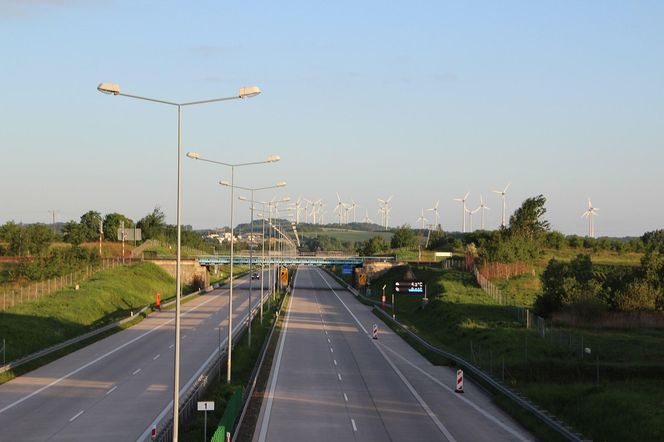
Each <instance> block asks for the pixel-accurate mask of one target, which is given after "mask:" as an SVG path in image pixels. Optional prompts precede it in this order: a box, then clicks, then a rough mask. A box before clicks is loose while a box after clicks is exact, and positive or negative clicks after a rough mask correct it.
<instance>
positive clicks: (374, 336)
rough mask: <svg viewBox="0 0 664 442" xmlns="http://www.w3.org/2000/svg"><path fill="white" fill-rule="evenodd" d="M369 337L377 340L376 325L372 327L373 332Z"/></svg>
mask: <svg viewBox="0 0 664 442" xmlns="http://www.w3.org/2000/svg"><path fill="white" fill-rule="evenodd" d="M371 337H372V338H374V339H378V326H377V325H376V324H374V325H373V332H372V334H371Z"/></svg>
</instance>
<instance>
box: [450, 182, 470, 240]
mask: <svg viewBox="0 0 664 442" xmlns="http://www.w3.org/2000/svg"><path fill="white" fill-rule="evenodd" d="M468 195H470V192H466V195H464V197H463V198H454V201H459V202H460V203H461V204H462V208H461V219H462V223H461V233H465V232H466V210H468V209H467V208H466V200H467V199H468Z"/></svg>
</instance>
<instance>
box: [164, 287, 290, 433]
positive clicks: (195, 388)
mask: <svg viewBox="0 0 664 442" xmlns="http://www.w3.org/2000/svg"><path fill="white" fill-rule="evenodd" d="M270 295H271V293H269V294H268V295H266V296H265V297H264V299H263V304H265V303H266V302H269V299H270ZM282 302H283V301H282ZM259 310H260V304H259V305H257V306H255V307H254V308H253V310H252V313H251V315H252V317H256V313H257V312H258V311H259ZM248 317H249V314H248V313H247V314H246V315H245V316H243V317H242V318H241V320H240V321H239V324H238V328H239V330H238V328H234V333H233V346H234V347H235V346H236V345H237V344H238V342H239V341H240V340H241V339H242V338H243V337H244V330H245V329H246V328H247V323H248V322H247V319H248ZM222 345H223V344H222ZM227 349H228V347H227V346H225V345H224V349H222V350H221V351H219V352H218V354H217V357H216V358H214V359H213V360H211V361H210V362H209V363H208V364H207V366H204V367H202V369H201V370H200V371H201V374H200V375H199V377H198V378H197V379H196V381H195V382H194V383H193V384H192V386H191V388H190V389H189V391H188V392H187V393H186V395H183V396H184V400H183V401H182V402H181V405H180V411H179V416H180V422H184V421H186V419H187V418H188V417H189V416H191V415H192V414H194V413H196V412H197V402H198V400H199V398H200V397H201V396H202V395H203V394H204V393H205V391H206V388H207V386H208V380H209V378H210V377H211V376H215V375H214V373H215V372H217V373H219V372H220V371H221V364H225V363H226V355H227V354H228V353H227V351H228V350H227ZM159 427H160V425H159V424H158V425H157V428H159ZM181 428H183V427H181ZM172 438H173V418H172V417H170V418H169V419H168V420H167V421H165V423H163V424H162V425H161V429H159V431H158V433H157V438H156V440H157V441H158V442H166V441H169V440H171V439H172Z"/></svg>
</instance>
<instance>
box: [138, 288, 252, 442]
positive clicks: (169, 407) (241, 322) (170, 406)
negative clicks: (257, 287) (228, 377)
mask: <svg viewBox="0 0 664 442" xmlns="http://www.w3.org/2000/svg"><path fill="white" fill-rule="evenodd" d="M259 299H260V298H259ZM259 299H257V300H256V305H258V302H259ZM201 305H203V304H201ZM196 308H198V307H196ZM248 316H249V314H248V313H247V314H245V315H244V316H243V317H241V318H236V324H235V328H234V329H233V335H235V334H236V333H237V332H238V329H241V328H242V327H243V326H244V323H245V322H246V320H247V317H248ZM215 329H216V327H215ZM227 343H228V337H226V338H225V339H224V340H223V341H221V348H224V347H226V346H227ZM218 355H219V347H216V348H215V349H214V350H212V352H211V353H210V356H209V357H208V358H207V359H206V360H205V362H203V364H202V365H201V366H200V368H199V369H198V370H197V371H196V373H194V375H193V376H192V377H191V378H190V379H189V381H188V382H187V383H186V384H185V386H184V387H182V388H180V396H181V397H182V396H184V394H185V393H186V391H187V390H188V389H189V387H191V385H192V384H193V383H194V382H195V381H196V380H197V379H198V377H199V376H200V375H201V373H203V370H204V369H205V367H207V365H208V364H209V363H210V361H212V359H214V358H215V357H217V356H218ZM172 409H173V400H172V399H171V400H170V402H169V403H168V405H166V407H164V409H163V410H162V411H161V413H159V415H158V416H157V417H156V418H155V419H154V420H153V421H152V423H151V424H150V425H149V426H148V427H147V428H146V429H145V431H144V432H143V434H141V435H140V436H139V437H138V439H136V442H142V441H145V440H147V439H148V437H149V436H150V433H151V431H152V427H155V426H157V425H159V423H160V422H161V421H162V420H163V419H164V416H166V414H167V413H169V412H170V411H171V410H172Z"/></svg>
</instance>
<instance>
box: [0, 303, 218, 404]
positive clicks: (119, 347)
mask: <svg viewBox="0 0 664 442" xmlns="http://www.w3.org/2000/svg"><path fill="white" fill-rule="evenodd" d="M214 299H215V298H210V299H209V300H207V301H205V302H202V303H200V304H198V305H197V306H196V307H194V308H192V309H191V310H189V311H187V312H186V313H184V314H183V315H181V316H185V315H187V314H189V313H191V312H193V311H194V310H196V309H198V308H200V307H203V306H204V305H205V304H207V303H208V302H211V301H213V300H214ZM173 321H175V318H173V319H169V320H168V321H166V322H164V323H163V324H161V325H158V326H156V327H155V328H152V329H150V330H148V331H146V332H145V333H143V334H142V335H139V336H136V337H135V338H134V339H132V340H130V341H127V342H125V343H124V344H122V345H120V346H118V347H115V348H114V349H113V350H110V351H108V352H106V353H104V354H103V355H101V356H99V357H98V358H96V359H93V360H92V361H90V362H88V363H87V364H83V365H81V366H80V367H78V368H77V369H76V370H72V371H70V372H69V373H67V374H66V375H64V376H62V377H60V378H58V379H56V380H54V381H52V382H51V383H49V384H47V385H44V386H43V387H41V388H39V389H37V390H35V391H33V392H32V393H30V394H29V395H27V396H23V397H22V398H21V399H18V400H16V401H14V402H12V403H11V404H9V405H7V406H5V407H4V408H1V409H0V414H2V413H4V412H5V411H7V410H9V409H10V408H14V407H15V406H17V405H18V404H20V403H22V402H25V401H27V400H28V399H30V398H31V397H33V396H35V395H37V394H39V393H41V392H42V391H44V390H46V389H47V388H51V387H52V386H54V385H56V384H59V383H60V382H62V381H64V380H65V379H69V378H70V377H72V376H74V375H75V374H76V373H79V372H80V371H82V370H85V369H86V368H88V367H90V366H91V365H94V364H96V363H97V362H99V361H101V360H102V359H105V358H107V357H108V356H110V355H112V354H113V353H115V352H118V351H120V350H122V349H123V348H125V347H126V346H128V345H131V344H133V343H134V342H136V341H138V340H139V339H142V338H144V337H145V336H147V335H149V334H150V333H152V332H155V331H157V330H159V329H160V328H162V327H164V326H166V325H168V324H170V323H171V322H173Z"/></svg>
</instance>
